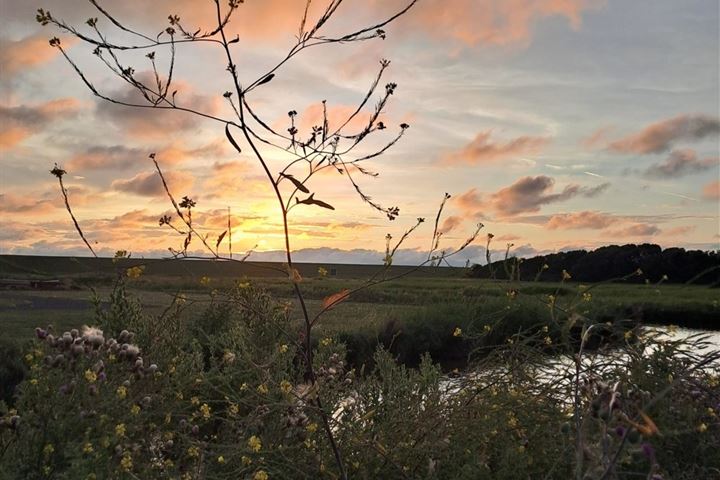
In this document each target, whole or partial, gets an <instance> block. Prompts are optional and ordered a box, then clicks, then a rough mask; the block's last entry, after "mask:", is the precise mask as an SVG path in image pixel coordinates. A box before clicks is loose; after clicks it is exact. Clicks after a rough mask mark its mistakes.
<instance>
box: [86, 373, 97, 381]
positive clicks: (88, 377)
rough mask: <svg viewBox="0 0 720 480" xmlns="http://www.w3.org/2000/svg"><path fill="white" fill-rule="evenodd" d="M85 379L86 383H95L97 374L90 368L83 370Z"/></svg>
mask: <svg viewBox="0 0 720 480" xmlns="http://www.w3.org/2000/svg"><path fill="white" fill-rule="evenodd" d="M85 380H87V381H88V383H95V381H96V380H97V374H96V373H95V372H93V371H92V370H85Z"/></svg>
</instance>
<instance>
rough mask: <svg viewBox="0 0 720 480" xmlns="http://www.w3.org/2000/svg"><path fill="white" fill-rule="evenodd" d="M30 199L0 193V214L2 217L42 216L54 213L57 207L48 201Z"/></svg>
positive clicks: (30, 197)
mask: <svg viewBox="0 0 720 480" xmlns="http://www.w3.org/2000/svg"><path fill="white" fill-rule="evenodd" d="M32 197H33V196H24V195H22V196H21V195H15V194H12V193H0V213H2V214H3V215H28V214H31V215H43V214H47V213H51V212H53V211H55V209H57V208H58V206H59V204H55V203H53V202H52V201H50V200H47V199H43V198H32Z"/></svg>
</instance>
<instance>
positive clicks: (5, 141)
mask: <svg viewBox="0 0 720 480" xmlns="http://www.w3.org/2000/svg"><path fill="white" fill-rule="evenodd" d="M79 109H80V102H78V101H77V100H76V99H74V98H59V99H56V100H51V101H49V102H45V103H42V104H40V105H20V106H15V107H9V106H4V105H0V125H2V128H3V131H2V132H1V133H0V150H8V149H10V148H13V147H14V146H15V145H17V144H19V143H20V142H22V141H23V140H25V139H26V138H28V137H30V136H32V135H35V134H37V133H41V132H42V128H43V127H45V126H47V125H48V124H49V123H50V122H51V121H53V120H56V119H58V118H61V117H62V116H65V115H75V114H76V113H77V112H78V110H79Z"/></svg>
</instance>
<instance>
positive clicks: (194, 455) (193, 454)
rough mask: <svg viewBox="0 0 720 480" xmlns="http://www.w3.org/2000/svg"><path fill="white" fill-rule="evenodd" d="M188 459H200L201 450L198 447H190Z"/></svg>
mask: <svg viewBox="0 0 720 480" xmlns="http://www.w3.org/2000/svg"><path fill="white" fill-rule="evenodd" d="M187 454H188V457H190V458H198V457H199V456H200V449H199V448H198V447H195V446H193V447H190V448H188V449H187Z"/></svg>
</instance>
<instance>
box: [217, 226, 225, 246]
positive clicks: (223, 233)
mask: <svg viewBox="0 0 720 480" xmlns="http://www.w3.org/2000/svg"><path fill="white" fill-rule="evenodd" d="M226 234H227V230H225V231H224V232H222V233H221V234H220V235H219V236H218V239H217V242H215V248H218V247H219V246H220V242H222V240H223V238H225V235H226Z"/></svg>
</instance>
